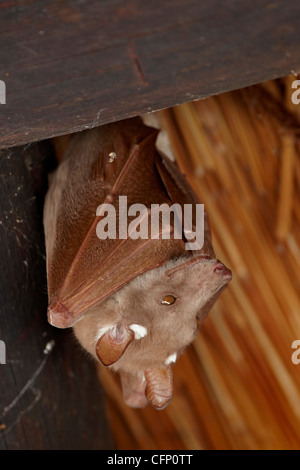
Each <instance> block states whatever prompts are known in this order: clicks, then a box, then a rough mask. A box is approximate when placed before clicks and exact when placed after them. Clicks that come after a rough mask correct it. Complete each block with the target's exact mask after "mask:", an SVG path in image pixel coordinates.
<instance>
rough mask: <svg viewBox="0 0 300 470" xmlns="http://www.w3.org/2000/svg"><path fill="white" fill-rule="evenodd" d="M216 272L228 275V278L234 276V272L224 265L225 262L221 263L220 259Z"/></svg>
mask: <svg viewBox="0 0 300 470" xmlns="http://www.w3.org/2000/svg"><path fill="white" fill-rule="evenodd" d="M214 272H215V273H216V274H222V275H223V276H226V277H228V278H231V277H232V273H231V271H230V269H228V268H226V266H224V264H223V263H220V261H218V262H217V264H216V266H215V268H214Z"/></svg>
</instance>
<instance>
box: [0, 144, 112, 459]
mask: <svg viewBox="0 0 300 470" xmlns="http://www.w3.org/2000/svg"><path fill="white" fill-rule="evenodd" d="M51 155H52V148H51V146H50V145H49V143H47V142H44V143H42V144H33V145H27V146H26V147H18V148H15V149H9V150H2V151H1V152H0V241H1V243H0V339H1V340H2V341H4V343H5V345H6V364H1V365H0V379H1V394H0V449H2V450H3V449H8V450H19V449H22V450H30V449H32V450H44V449H49V450H53V449H60V450H68V449H110V448H113V443H112V439H111V436H110V431H109V428H108V426H107V421H106V415H105V403H104V399H103V393H102V389H101V386H100V385H99V384H98V383H97V381H96V380H95V375H96V372H95V367H94V363H92V362H91V361H88V360H83V357H82V352H81V351H80V350H79V347H77V345H76V343H75V342H74V339H73V337H72V334H71V331H69V332H68V331H60V330H58V329H55V328H53V327H51V326H50V325H49V324H48V323H47V318H46V311H47V281H46V268H45V250H44V233H43V226H42V217H41V214H42V205H43V198H44V193H45V190H46V188H47V179H46V170H47V167H49V165H48V163H47V162H48V161H51ZM49 168H50V167H49Z"/></svg>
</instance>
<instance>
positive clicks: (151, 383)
mask: <svg viewBox="0 0 300 470" xmlns="http://www.w3.org/2000/svg"><path fill="white" fill-rule="evenodd" d="M144 374H145V379H146V390H145V393H146V397H147V399H148V400H149V402H150V403H151V405H152V406H153V407H154V408H156V409H157V410H163V409H164V408H165V407H166V406H167V405H168V404H169V402H170V400H171V398H172V394H173V375H172V370H171V367H170V366H167V367H165V366H163V367H153V368H152V369H146V370H145V371H144Z"/></svg>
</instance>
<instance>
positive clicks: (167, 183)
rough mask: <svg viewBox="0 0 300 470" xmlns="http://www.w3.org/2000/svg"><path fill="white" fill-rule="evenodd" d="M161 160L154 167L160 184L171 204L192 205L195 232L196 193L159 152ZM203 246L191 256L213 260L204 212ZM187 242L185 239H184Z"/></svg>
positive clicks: (172, 163)
mask: <svg viewBox="0 0 300 470" xmlns="http://www.w3.org/2000/svg"><path fill="white" fill-rule="evenodd" d="M160 154H161V157H162V158H161V160H158V161H157V162H156V167H157V170H158V172H159V175H160V177H161V180H162V183H163V185H164V187H165V189H166V191H167V193H168V195H169V197H170V199H171V201H172V203H173V204H176V203H177V204H179V205H180V206H182V207H183V206H184V205H185V204H192V205H193V212H192V227H191V228H192V231H193V232H195V231H196V226H197V220H196V214H195V210H194V209H195V206H196V204H200V201H199V198H198V197H197V195H196V193H195V192H194V191H193V189H192V187H191V186H190V184H189V183H188V181H187V180H186V177H185V175H183V174H182V173H181V172H180V170H179V169H178V167H177V164H176V162H173V161H171V160H170V159H169V158H167V157H165V156H164V155H163V154H162V153H161V152H160ZM203 228H204V244H203V246H202V248H200V249H199V250H193V254H195V255H199V254H202V255H203V256H207V257H209V258H214V257H215V254H214V251H213V247H212V243H211V235H210V234H211V231H210V225H209V220H208V215H207V213H206V212H205V211H204V227H203ZM182 236H183V239H185V234H184V233H183V234H182ZM185 241H186V242H188V240H187V239H185Z"/></svg>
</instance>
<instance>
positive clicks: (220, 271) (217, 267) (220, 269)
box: [214, 263, 225, 274]
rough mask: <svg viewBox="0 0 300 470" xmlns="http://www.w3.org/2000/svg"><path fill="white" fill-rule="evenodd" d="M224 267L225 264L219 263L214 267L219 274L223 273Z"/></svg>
mask: <svg viewBox="0 0 300 470" xmlns="http://www.w3.org/2000/svg"><path fill="white" fill-rule="evenodd" d="M224 268H225V266H224V264H222V263H218V264H217V266H216V267H215V269H214V272H215V273H217V274H221V273H222V272H223V271H224Z"/></svg>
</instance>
